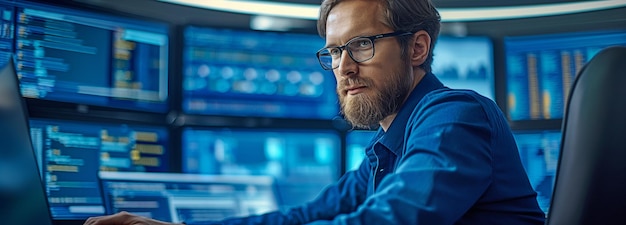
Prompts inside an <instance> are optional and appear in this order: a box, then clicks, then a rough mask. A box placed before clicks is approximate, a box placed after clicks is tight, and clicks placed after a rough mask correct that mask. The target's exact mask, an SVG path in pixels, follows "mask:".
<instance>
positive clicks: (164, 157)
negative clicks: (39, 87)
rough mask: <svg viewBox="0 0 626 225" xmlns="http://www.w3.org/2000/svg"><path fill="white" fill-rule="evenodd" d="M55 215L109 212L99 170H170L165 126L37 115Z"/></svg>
mask: <svg viewBox="0 0 626 225" xmlns="http://www.w3.org/2000/svg"><path fill="white" fill-rule="evenodd" d="M30 133H31V136H32V142H33V146H34V147H35V152H36V153H37V156H38V161H39V165H41V168H42V171H41V174H42V179H43V181H44V183H45V187H46V191H47V194H48V201H49V202H50V209H51V212H52V216H53V218H54V219H55V220H82V219H86V218H87V217H90V216H100V215H104V214H105V209H104V205H103V201H102V196H101V190H100V187H99V186H98V171H142V172H143V171H150V172H166V171H169V169H170V168H169V161H168V160H169V151H168V150H167V149H168V145H169V143H168V142H169V134H168V132H167V129H166V128H165V127H154V126H144V125H133V124H114V123H95V122H81V121H65V120H52V119H41V118H36V119H35V118H31V120H30Z"/></svg>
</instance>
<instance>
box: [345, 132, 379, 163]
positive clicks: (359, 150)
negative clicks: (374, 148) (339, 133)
mask: <svg viewBox="0 0 626 225" xmlns="http://www.w3.org/2000/svg"><path fill="white" fill-rule="evenodd" d="M374 135H376V131H372V130H353V131H350V132H349V133H348V134H347V136H346V171H348V170H354V169H357V168H359V166H360V165H361V162H363V159H364V158H365V148H366V147H367V146H368V144H370V142H371V141H372V138H373V137H374Z"/></svg>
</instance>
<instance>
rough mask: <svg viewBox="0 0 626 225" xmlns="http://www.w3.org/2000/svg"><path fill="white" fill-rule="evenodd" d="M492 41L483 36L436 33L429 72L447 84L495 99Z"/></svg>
mask: <svg viewBox="0 0 626 225" xmlns="http://www.w3.org/2000/svg"><path fill="white" fill-rule="evenodd" d="M493 70H494V63H493V44H492V41H491V39H490V38H489V37H485V36H466V37H454V36H440V37H438V38H437V43H436V44H435V49H434V50H433V64H432V72H433V74H435V76H437V78H439V80H441V82H443V84H444V85H446V86H448V87H450V88H458V89H470V90H474V91H476V92H478V93H479V94H481V95H483V96H485V97H487V98H490V99H492V100H495V97H494V96H495V91H494V75H493V74H494V72H493Z"/></svg>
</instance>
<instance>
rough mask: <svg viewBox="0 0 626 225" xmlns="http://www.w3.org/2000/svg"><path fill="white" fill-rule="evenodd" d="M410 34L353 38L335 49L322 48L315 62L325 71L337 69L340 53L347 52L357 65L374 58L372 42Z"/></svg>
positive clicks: (400, 33)
mask: <svg viewBox="0 0 626 225" xmlns="http://www.w3.org/2000/svg"><path fill="white" fill-rule="evenodd" d="M409 34H412V33H411V32H406V31H396V32H392V33H385V34H377V35H372V36H369V37H355V38H353V39H352V40H350V41H348V43H346V44H345V45H342V46H337V47H328V48H323V49H320V50H319V51H317V60H319V62H320V65H321V66H322V68H324V69H325V70H333V69H336V68H337V67H339V63H340V62H341V53H342V52H343V50H344V49H345V50H347V51H348V55H350V58H352V60H354V61H355V62H357V63H360V62H365V61H367V60H370V59H372V58H374V40H376V39H380V38H386V37H396V36H404V35H409Z"/></svg>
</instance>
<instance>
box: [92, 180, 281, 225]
mask: <svg viewBox="0 0 626 225" xmlns="http://www.w3.org/2000/svg"><path fill="white" fill-rule="evenodd" d="M100 180H101V185H102V190H103V192H104V193H103V195H104V199H105V206H106V209H107V213H116V212H121V211H126V212H130V213H133V214H136V215H141V216H145V217H149V218H153V219H157V220H163V221H172V222H183V221H184V222H187V223H202V222H208V221H215V220H221V219H224V218H226V217H235V216H247V215H257V214H262V213H266V212H270V211H275V210H278V201H277V198H276V188H275V182H274V179H273V178H272V177H269V176H243V175H241V176H240V175H237V176H225V175H200V174H178V173H142V172H110V171H101V172H100Z"/></svg>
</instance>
